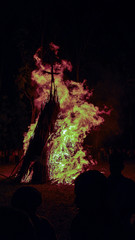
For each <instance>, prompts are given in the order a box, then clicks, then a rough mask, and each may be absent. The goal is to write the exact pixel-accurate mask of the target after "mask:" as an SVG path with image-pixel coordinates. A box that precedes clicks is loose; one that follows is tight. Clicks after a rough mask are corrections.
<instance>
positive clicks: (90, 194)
mask: <svg viewBox="0 0 135 240" xmlns="http://www.w3.org/2000/svg"><path fill="white" fill-rule="evenodd" d="M106 190H107V179H106V177H105V176H104V175H103V174H102V173H100V172H99V171H97V170H89V171H86V172H83V173H81V174H80V175H79V176H78V177H77V178H76V179H75V189H74V192H75V203H76V205H77V207H78V214H77V215H76V216H75V218H74V219H73V221H72V223H71V240H88V239H91V240H98V239H100V240H101V239H103V240H104V239H106V227H107V226H106V210H105V199H106Z"/></svg>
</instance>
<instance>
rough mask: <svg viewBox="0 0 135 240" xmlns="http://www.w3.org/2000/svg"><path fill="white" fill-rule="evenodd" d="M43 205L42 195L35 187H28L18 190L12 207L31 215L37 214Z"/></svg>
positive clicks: (13, 198)
mask: <svg viewBox="0 0 135 240" xmlns="http://www.w3.org/2000/svg"><path fill="white" fill-rule="evenodd" d="M41 203H42V197H41V193H40V192H39V191H38V190H37V189H36V188H34V187H30V186H26V187H21V188H19V189H17V190H16V192H15V193H14V194H13V196H12V199H11V205H12V206H13V207H15V208H18V209H22V210H24V211H26V212H28V213H30V214H35V213H36V210H37V208H38V207H39V206H40V205H41Z"/></svg>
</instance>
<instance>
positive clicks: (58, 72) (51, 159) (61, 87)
mask: <svg viewBox="0 0 135 240" xmlns="http://www.w3.org/2000/svg"><path fill="white" fill-rule="evenodd" d="M50 48H51V50H52V51H54V52H55V54H56V56H57V54H58V49H59V47H58V46H56V45H54V44H53V43H51V44H50ZM39 52H40V49H39V50H38V51H37V52H36V54H35V55H34V59H35V61H36V66H37V69H36V70H34V71H33V72H32V77H31V80H32V81H34V82H36V84H37V90H36V94H35V96H37V97H36V98H35V99H34V106H35V108H36V109H38V110H39V112H40V109H41V107H42V105H43V104H46V103H47V102H48V100H49V96H50V89H51V78H52V76H51V74H50V73H51V69H52V66H51V65H49V64H45V65H44V64H43V63H42V61H41V58H39ZM57 58H58V57H57ZM65 69H67V70H69V71H72V65H71V63H70V62H68V61H65V60H61V63H58V62H56V63H55V64H54V65H53V71H54V73H55V74H54V82H55V86H56V89H57V95H58V100H59V103H60V113H59V116H58V119H57V121H56V123H55V130H54V132H53V134H52V135H50V136H49V139H48V143H47V151H48V163H47V164H48V175H49V178H50V180H52V182H58V183H72V181H73V179H74V178H76V176H77V175H78V174H79V173H80V172H82V171H83V170H85V169H87V168H89V166H90V162H89V161H88V160H87V159H86V152H85V151H84V149H83V142H84V139H85V137H86V136H87V134H88V133H90V131H91V129H93V128H94V127H96V126H98V125H100V124H101V123H103V122H104V119H103V117H102V114H103V113H109V112H107V111H105V110H102V111H100V110H99V108H98V107H96V106H94V105H93V104H92V103H90V97H91V96H92V94H93V93H92V91H89V89H88V87H87V85H86V81H83V82H82V83H81V82H75V81H72V80H66V81H64V80H63V76H64V70H65ZM37 122H38V118H37V119H36V120H35V123H34V124H31V126H30V127H29V131H28V132H27V133H25V137H24V153H25V152H26V151H27V147H28V145H29V141H30V139H31V137H32V136H33V135H34V130H35V127H36V125H37Z"/></svg>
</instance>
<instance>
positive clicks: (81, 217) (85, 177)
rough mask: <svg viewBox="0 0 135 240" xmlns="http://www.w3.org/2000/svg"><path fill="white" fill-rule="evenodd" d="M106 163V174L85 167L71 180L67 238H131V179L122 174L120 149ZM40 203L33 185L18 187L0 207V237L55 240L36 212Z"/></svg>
mask: <svg viewBox="0 0 135 240" xmlns="http://www.w3.org/2000/svg"><path fill="white" fill-rule="evenodd" d="M109 164H110V175H109V177H106V176H105V175H104V174H103V173H101V172H99V171H97V170H88V171H85V172H83V173H81V174H80V175H79V176H78V177H77V178H76V179H75V181H74V193H75V204H76V207H77V209H78V213H77V214H76V216H75V217H74V219H72V222H71V227H70V240H88V239H89V240H108V239H109V240H114V239H116V240H117V239H119V240H120V239H122V240H133V239H135V182H134V181H133V180H131V179H129V178H126V177H125V176H123V174H122V170H123V169H124V156H123V155H122V153H121V152H119V151H118V150H114V151H113V152H112V153H111V155H110V157H109ZM41 204H42V195H41V193H40V192H39V191H38V190H37V189H36V188H35V187H31V186H22V187H19V188H18V189H17V190H16V191H15V192H14V193H13V195H12V198H11V206H9V207H6V206H5V207H0V239H2V240H9V239H15V240H16V239H19V240H21V239H26V240H27V239H29V240H31V239H32V240H33V239H34V240H37V239H38V240H43V239H44V240H56V239H57V237H56V234H55V231H54V228H53V226H52V224H51V223H50V222H49V221H48V220H47V219H46V218H45V217H43V216H38V215H37V209H38V207H39V206H40V205H41Z"/></svg>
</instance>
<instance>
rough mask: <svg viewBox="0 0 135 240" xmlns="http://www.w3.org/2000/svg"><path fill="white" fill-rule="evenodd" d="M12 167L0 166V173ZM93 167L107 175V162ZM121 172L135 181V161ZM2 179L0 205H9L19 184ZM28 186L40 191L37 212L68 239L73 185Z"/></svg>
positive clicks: (73, 211) (60, 239) (61, 239)
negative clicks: (40, 203) (40, 198)
mask: <svg viewBox="0 0 135 240" xmlns="http://www.w3.org/2000/svg"><path fill="white" fill-rule="evenodd" d="M13 167H14V166H13V165H6V166H4V165H3V166H0V174H3V175H6V176H9V175H10V173H11V171H12V169H13ZM93 168H94V169H97V170H99V171H101V172H103V173H104V174H105V175H106V176H108V175H109V166H108V164H107V163H100V164H98V165H97V166H95V167H93ZM123 174H124V175H125V176H126V177H129V178H131V179H133V180H134V181H135V163H133V162H126V163H125V169H124V171H123ZM3 179H4V176H2V175H0V205H9V204H10V200H11V196H12V194H13V192H14V191H15V190H16V189H17V188H19V187H20V184H11V183H5V182H3ZM21 186H22V184H21ZM30 186H34V187H36V188H37V189H38V190H39V191H40V192H41V193H42V198H43V202H42V205H41V206H40V208H39V210H38V213H39V214H40V215H43V216H45V217H47V218H48V220H49V221H50V222H51V223H52V224H53V226H54V229H55V231H56V234H57V238H58V240H69V239H70V238H69V230H70V224H71V221H72V219H73V217H74V216H75V214H76V212H77V209H76V206H75V204H74V186H73V185H70V186H64V185H56V184H53V185H50V184H38V185H30Z"/></svg>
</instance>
